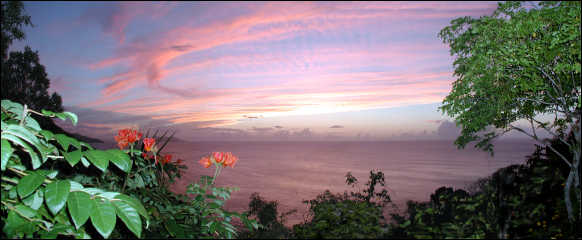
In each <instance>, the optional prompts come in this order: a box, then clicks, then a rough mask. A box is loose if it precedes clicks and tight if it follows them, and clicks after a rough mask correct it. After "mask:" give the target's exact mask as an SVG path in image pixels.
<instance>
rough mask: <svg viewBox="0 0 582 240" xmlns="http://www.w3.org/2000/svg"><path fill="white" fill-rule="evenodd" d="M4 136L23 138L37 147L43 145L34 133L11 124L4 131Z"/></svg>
mask: <svg viewBox="0 0 582 240" xmlns="http://www.w3.org/2000/svg"><path fill="white" fill-rule="evenodd" d="M4 134H12V135H14V136H17V137H19V138H22V139H23V140H24V141H27V142H29V143H31V144H33V145H35V146H40V145H41V143H40V141H39V140H38V138H37V137H36V136H34V134H33V133H32V132H30V131H29V130H28V129H26V128H25V127H22V126H20V125H15V124H9V125H8V126H7V127H6V129H5V130H4V131H2V135H4ZM2 138H4V136H3V137H2Z"/></svg>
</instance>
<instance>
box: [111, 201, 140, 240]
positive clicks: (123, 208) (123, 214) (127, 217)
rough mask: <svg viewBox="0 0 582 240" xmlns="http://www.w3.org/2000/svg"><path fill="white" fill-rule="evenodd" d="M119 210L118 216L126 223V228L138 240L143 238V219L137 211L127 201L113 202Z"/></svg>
mask: <svg viewBox="0 0 582 240" xmlns="http://www.w3.org/2000/svg"><path fill="white" fill-rule="evenodd" d="M112 202H113V205H115V208H116V210H117V216H119V218H120V219H121V221H123V222H124V223H125V226H127V228H128V229H129V230H130V231H131V232H133V233H134V234H135V235H136V236H137V237H138V238H139V237H141V217H140V216H139V214H138V212H137V210H135V208H133V207H132V206H131V205H130V204H128V203H127V202H125V201H112Z"/></svg>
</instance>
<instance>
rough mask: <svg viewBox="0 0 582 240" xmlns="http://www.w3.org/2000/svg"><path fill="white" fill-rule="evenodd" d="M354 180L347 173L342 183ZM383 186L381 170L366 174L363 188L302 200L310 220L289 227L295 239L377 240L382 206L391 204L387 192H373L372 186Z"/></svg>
mask: <svg viewBox="0 0 582 240" xmlns="http://www.w3.org/2000/svg"><path fill="white" fill-rule="evenodd" d="M357 182H358V180H357V179H356V178H355V177H354V176H352V175H351V173H349V172H348V174H347V175H346V183H347V184H348V185H351V186H355V184H357ZM377 184H380V185H381V186H384V185H385V179H384V174H383V173H382V172H381V171H377V172H375V171H370V178H369V181H368V182H367V183H366V187H367V188H366V189H365V190H364V191H363V192H362V193H360V192H351V193H350V194H348V193H347V192H344V193H343V195H342V194H332V193H331V192H330V191H327V190H326V191H325V192H324V193H322V194H320V195H318V196H317V198H316V199H313V200H308V201H304V203H306V204H308V205H309V215H310V217H311V219H310V220H308V221H305V222H304V223H302V224H297V225H295V226H293V232H294V234H295V236H296V237H298V238H378V237H381V236H382V235H383V234H384V233H385V232H386V231H387V227H386V222H385V219H384V215H383V209H384V206H385V205H386V204H387V203H391V200H390V196H389V195H388V191H387V190H386V189H383V190H382V191H380V192H376V191H375V190H376V185H377Z"/></svg>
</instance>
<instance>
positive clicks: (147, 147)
mask: <svg viewBox="0 0 582 240" xmlns="http://www.w3.org/2000/svg"><path fill="white" fill-rule="evenodd" d="M154 144H156V140H155V139H153V138H144V139H143V145H144V147H145V150H146V151H150V150H151V149H152V147H153V146H154Z"/></svg>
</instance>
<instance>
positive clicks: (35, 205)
mask: <svg viewBox="0 0 582 240" xmlns="http://www.w3.org/2000/svg"><path fill="white" fill-rule="evenodd" d="M43 200H44V194H43V191H41V190H40V189H39V190H36V192H34V194H32V195H30V196H28V197H26V198H24V199H22V203H24V205H26V206H29V207H30V208H32V209H34V210H38V209H39V208H40V206H42V202H43Z"/></svg>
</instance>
